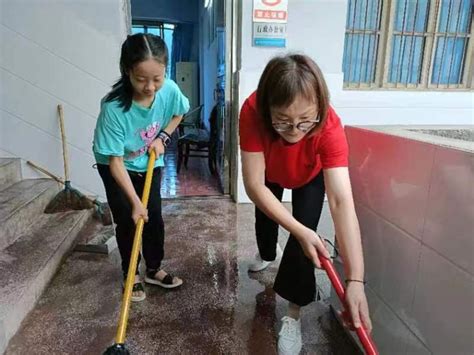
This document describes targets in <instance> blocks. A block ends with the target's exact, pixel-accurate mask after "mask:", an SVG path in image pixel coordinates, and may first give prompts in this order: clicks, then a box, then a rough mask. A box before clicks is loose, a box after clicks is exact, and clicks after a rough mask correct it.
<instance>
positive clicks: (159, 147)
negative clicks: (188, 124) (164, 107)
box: [148, 115, 183, 159]
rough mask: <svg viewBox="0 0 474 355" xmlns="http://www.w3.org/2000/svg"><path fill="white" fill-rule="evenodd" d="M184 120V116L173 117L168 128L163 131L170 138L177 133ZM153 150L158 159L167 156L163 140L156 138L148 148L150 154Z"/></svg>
mask: <svg viewBox="0 0 474 355" xmlns="http://www.w3.org/2000/svg"><path fill="white" fill-rule="evenodd" d="M182 119H183V115H181V116H173V118H172V119H171V121H170V123H168V125H167V126H166V128H164V129H163V131H165V132H166V133H168V135H169V136H171V134H173V132H174V131H175V129H176V127H178V125H179V123H180V122H181V120H182ZM151 149H154V150H155V154H156V159H158V158H159V157H160V155H162V154H165V146H164V145H163V141H162V140H161V138H159V137H158V138H156V139H155V140H154V141H153V142H152V143H151V144H150V147H149V148H148V153H149V152H150V150H151Z"/></svg>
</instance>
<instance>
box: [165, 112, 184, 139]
mask: <svg viewBox="0 0 474 355" xmlns="http://www.w3.org/2000/svg"><path fill="white" fill-rule="evenodd" d="M182 119H183V115H181V116H173V118H172V119H171V121H170V123H168V125H167V126H166V128H165V129H164V130H163V131H165V132H166V133H168V134H169V135H170V136H171V134H172V133H173V132H174V131H175V129H176V127H178V126H179V124H180V123H181V120H182Z"/></svg>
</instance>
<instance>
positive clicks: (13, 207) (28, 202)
mask: <svg viewBox="0 0 474 355" xmlns="http://www.w3.org/2000/svg"><path fill="white" fill-rule="evenodd" d="M59 190H60V186H59V185H58V183H57V182H55V181H53V180H51V179H28V180H22V181H19V182H16V183H14V184H12V185H11V186H9V187H8V188H6V189H5V190H3V191H0V226H2V227H1V229H0V250H3V249H5V248H6V247H8V246H9V245H10V244H12V243H13V242H14V241H15V239H16V238H18V237H19V236H20V235H22V234H24V233H25V232H26V231H28V229H29V227H30V226H31V225H32V224H33V223H35V221H36V220H37V219H38V218H39V216H41V215H42V214H43V210H44V208H45V207H46V205H47V204H48V203H49V202H50V201H51V200H52V199H53V197H54V196H55V195H56V194H57V193H58V192H59Z"/></svg>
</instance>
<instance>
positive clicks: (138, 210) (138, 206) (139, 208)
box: [132, 201, 148, 224]
mask: <svg viewBox="0 0 474 355" xmlns="http://www.w3.org/2000/svg"><path fill="white" fill-rule="evenodd" d="M141 217H143V220H144V221H145V223H146V222H148V210H147V209H146V208H145V206H143V203H141V201H140V202H137V203H135V204H133V206H132V219H133V222H135V224H137V223H138V220H139V219H140V218H141Z"/></svg>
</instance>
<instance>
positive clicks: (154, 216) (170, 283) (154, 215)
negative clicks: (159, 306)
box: [134, 168, 183, 288]
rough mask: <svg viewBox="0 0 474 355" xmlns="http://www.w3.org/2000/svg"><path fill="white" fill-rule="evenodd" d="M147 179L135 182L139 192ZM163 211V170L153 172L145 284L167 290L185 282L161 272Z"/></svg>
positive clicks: (145, 240)
mask: <svg viewBox="0 0 474 355" xmlns="http://www.w3.org/2000/svg"><path fill="white" fill-rule="evenodd" d="M144 183H145V177H144V175H143V178H140V179H136V182H134V184H136V185H135V187H136V189H137V191H142V190H143V186H144ZM161 213H162V211H161V168H155V170H154V171H153V180H152V182H151V189H150V198H149V200H148V222H147V223H146V224H145V226H144V228H143V248H142V252H143V257H144V258H145V262H146V276H145V282H147V283H151V284H155V285H160V286H162V287H165V288H173V287H177V286H180V285H181V284H182V283H183V281H182V280H181V279H179V278H177V277H173V276H172V275H170V274H168V273H166V272H165V271H164V270H160V268H161V262H162V260H163V257H164V241H165V225H164V222H163V216H162V214H161Z"/></svg>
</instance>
